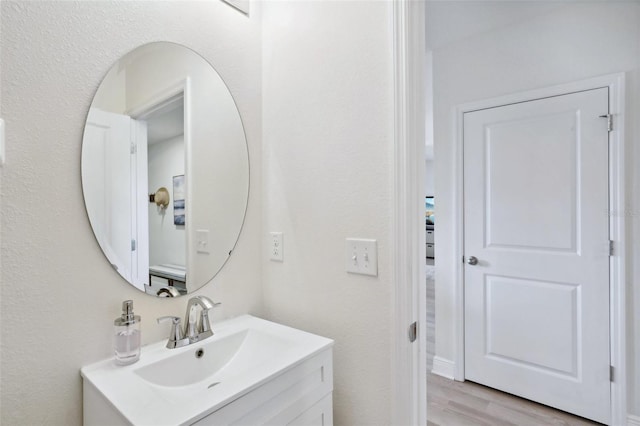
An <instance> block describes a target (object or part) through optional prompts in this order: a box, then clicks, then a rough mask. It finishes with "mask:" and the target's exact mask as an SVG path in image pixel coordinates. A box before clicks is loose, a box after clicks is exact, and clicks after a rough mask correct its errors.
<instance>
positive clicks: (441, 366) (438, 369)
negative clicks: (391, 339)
mask: <svg viewBox="0 0 640 426" xmlns="http://www.w3.org/2000/svg"><path fill="white" fill-rule="evenodd" d="M431 372H432V373H433V374H436V375H438V376H442V377H446V378H447V379H451V380H453V379H454V378H455V373H456V363H455V362H453V361H451V360H448V359H445V358H441V357H439V356H434V357H433V368H432V369H431ZM638 426H640V425H638Z"/></svg>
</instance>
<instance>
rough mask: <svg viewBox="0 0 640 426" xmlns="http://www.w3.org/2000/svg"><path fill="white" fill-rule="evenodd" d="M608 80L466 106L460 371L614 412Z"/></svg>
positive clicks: (554, 401)
mask: <svg viewBox="0 0 640 426" xmlns="http://www.w3.org/2000/svg"><path fill="white" fill-rule="evenodd" d="M607 113H608V90H607V89H606V88H603V89H596V90H589V91H584V92H578V93H572V94H567V95H563V96H556V97H551V98H545V99H537V100H531V101H527V102H521V103H517V104H511V105H505V106H500V107H496V108H489V109H484V110H479V111H474V112H470V113H466V114H465V115H464V191H465V194H464V205H465V208H464V222H465V223H464V230H465V257H466V258H469V257H470V256H474V257H476V258H477V259H478V263H477V264H476V265H469V264H466V265H465V377H466V379H468V380H472V381H475V382H479V383H482V384H485V385H487V386H491V387H494V388H497V389H501V390H504V391H506V392H510V393H513V394H516V395H519V396H522V397H525V398H528V399H532V400H534V401H538V402H541V403H543V404H547V405H551V406H554V407H557V408H559V409H562V410H565V411H569V412H572V413H575V414H578V415H580V416H584V417H588V418H591V419H594V420H597V421H600V422H607V421H608V420H609V417H610V408H609V407H610V403H609V400H610V383H609V253H608V244H609V231H608V216H607V214H606V212H607V209H608V132H607V124H606V120H604V119H602V118H600V117H599V116H600V115H603V114H607Z"/></svg>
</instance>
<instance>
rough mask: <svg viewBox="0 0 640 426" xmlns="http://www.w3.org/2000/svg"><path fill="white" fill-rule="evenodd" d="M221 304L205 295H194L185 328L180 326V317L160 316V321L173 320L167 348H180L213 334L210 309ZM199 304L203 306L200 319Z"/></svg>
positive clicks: (188, 307) (190, 301)
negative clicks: (197, 311) (198, 315)
mask: <svg viewBox="0 0 640 426" xmlns="http://www.w3.org/2000/svg"><path fill="white" fill-rule="evenodd" d="M219 305H220V303H214V302H212V301H211V299H209V298H208V297H205V296H194V297H192V298H191V299H189V303H187V313H186V315H185V325H184V330H183V329H182V328H181V327H180V318H179V317H174V316H166V317H160V318H158V323H161V322H165V321H171V332H170V333H169V340H168V341H167V348H169V349H173V348H180V347H182V346H187V345H190V344H192V343H196V342H200V341H202V340H204V339H206V338H207V337H211V336H213V331H212V330H211V324H210V322H209V310H210V309H212V308H215V307H216V306H219ZM198 306H200V308H201V310H200V317H199V320H198V319H197V318H198V317H197V314H196V310H197V307H198Z"/></svg>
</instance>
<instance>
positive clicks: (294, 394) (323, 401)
mask: <svg viewBox="0 0 640 426" xmlns="http://www.w3.org/2000/svg"><path fill="white" fill-rule="evenodd" d="M332 392H333V365H332V351H331V349H328V350H326V351H324V352H322V353H320V354H318V355H316V356H314V357H313V358H311V359H309V360H306V361H304V362H303V363H302V364H300V365H298V366H296V367H294V368H293V369H291V370H290V371H287V372H285V373H284V374H282V375H280V376H278V377H276V378H275V379H273V380H271V381H270V382H268V383H265V384H264V385H262V386H260V387H259V388H257V389H255V390H253V391H251V392H250V393H248V394H246V395H244V396H242V397H240V398H238V399H237V400H235V401H233V402H232V403H230V404H228V405H226V406H224V407H222V408H220V409H219V410H217V411H215V412H213V413H211V414H209V415H208V416H206V417H204V418H202V419H200V420H198V421H196V422H195V423H192V424H194V425H197V426H220V425H283V426H284V425H299V426H312V425H313V426H316V425H317V426H330V425H333V402H332Z"/></svg>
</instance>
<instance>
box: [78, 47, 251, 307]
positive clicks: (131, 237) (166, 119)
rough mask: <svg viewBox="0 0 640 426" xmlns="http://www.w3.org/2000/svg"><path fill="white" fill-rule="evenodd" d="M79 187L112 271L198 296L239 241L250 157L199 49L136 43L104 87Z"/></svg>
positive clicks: (234, 114) (88, 129)
mask: <svg viewBox="0 0 640 426" xmlns="http://www.w3.org/2000/svg"><path fill="white" fill-rule="evenodd" d="M81 170H82V191H83V194H84V201H85V207H86V209H87V214H88V216H89V221H90V222H91V227H92V228H93V232H94V234H95V237H96V240H97V241H98V244H99V245H100V248H101V249H102V251H103V253H104V254H105V256H106V258H107V259H108V261H109V262H110V263H111V265H112V266H113V268H114V269H116V270H117V271H118V273H119V274H120V275H121V276H122V277H123V278H124V279H126V280H127V281H128V282H129V283H130V284H131V285H133V286H135V287H136V288H138V289H139V290H142V291H145V292H146V293H148V294H152V295H157V296H175V295H182V294H186V293H189V292H191V291H194V290H196V289H198V288H200V287H201V286H203V285H204V284H206V283H207V282H209V281H210V280H211V279H212V278H213V277H214V276H215V275H216V274H217V273H218V271H220V269H221V268H222V266H223V265H224V264H225V262H226V261H227V259H228V258H229V256H230V255H231V253H232V251H233V249H234V247H235V244H236V242H237V240H238V236H239V235H240V230H241V228H242V224H243V222H244V217H245V212H246V208H247V200H248V196H249V155H248V150H247V142H246V138H245V133H244V128H243V126H242V121H241V118H240V114H239V112H238V109H237V107H236V104H235V102H234V100H233V97H232V96H231V93H230V92H229V89H228V88H227V86H226V85H225V83H224V82H223V81H222V78H221V77H220V76H219V75H218V73H217V72H216V71H215V70H214V69H213V67H212V66H211V65H210V64H209V63H208V62H207V61H205V60H204V59H203V58H202V57H201V56H200V55H198V54H197V53H195V52H194V51H192V50H190V49H188V48H186V47H184V46H181V45H178V44H174V43H169V42H156V43H150V44H146V45H143V46H140V47H138V48H137V49H135V50H133V51H131V52H129V53H128V54H126V55H125V56H124V57H122V58H121V59H120V60H119V61H118V62H116V63H115V64H114V65H113V67H111V69H110V70H109V72H108V73H107V75H106V76H105V78H104V79H103V80H102V83H101V84H100V87H99V88H98V90H97V92H96V94H95V96H94V98H93V102H92V103H91V107H90V109H89V113H88V115H87V121H86V124H85V128H84V136H83V141H82V159H81Z"/></svg>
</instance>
